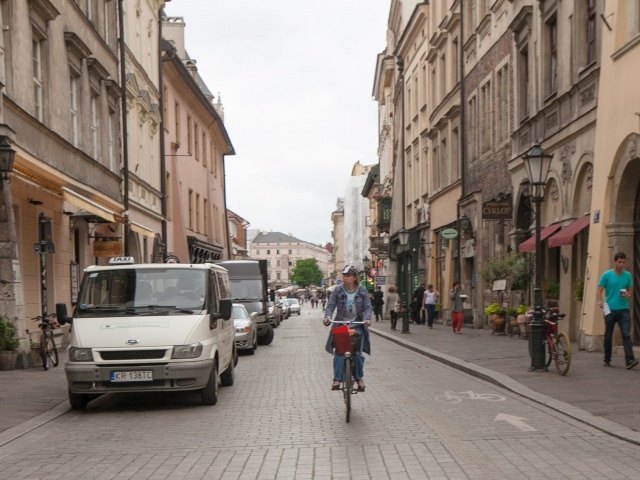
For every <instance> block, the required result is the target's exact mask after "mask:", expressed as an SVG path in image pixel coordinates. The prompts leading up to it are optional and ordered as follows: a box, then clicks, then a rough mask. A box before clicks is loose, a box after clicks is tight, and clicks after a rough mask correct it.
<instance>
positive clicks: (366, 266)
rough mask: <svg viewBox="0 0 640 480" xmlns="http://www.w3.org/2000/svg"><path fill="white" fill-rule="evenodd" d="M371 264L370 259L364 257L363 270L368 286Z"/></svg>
mask: <svg viewBox="0 0 640 480" xmlns="http://www.w3.org/2000/svg"><path fill="white" fill-rule="evenodd" d="M370 264H371V260H369V257H367V256H366V255H365V256H364V257H362V270H363V272H362V273H364V281H365V282H367V285H368V283H369V265H370Z"/></svg>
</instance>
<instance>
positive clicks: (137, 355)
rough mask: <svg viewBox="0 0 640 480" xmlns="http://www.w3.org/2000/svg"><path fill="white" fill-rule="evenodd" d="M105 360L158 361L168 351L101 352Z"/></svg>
mask: <svg viewBox="0 0 640 480" xmlns="http://www.w3.org/2000/svg"><path fill="white" fill-rule="evenodd" d="M99 353H100V356H101V357H102V359H103V360H157V359H161V358H164V355H165V353H166V350H108V351H104V352H99Z"/></svg>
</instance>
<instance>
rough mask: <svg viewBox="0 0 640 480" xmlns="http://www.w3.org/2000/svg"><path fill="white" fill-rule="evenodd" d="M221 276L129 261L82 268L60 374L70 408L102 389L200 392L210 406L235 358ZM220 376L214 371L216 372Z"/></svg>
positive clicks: (224, 275) (226, 286)
mask: <svg viewBox="0 0 640 480" xmlns="http://www.w3.org/2000/svg"><path fill="white" fill-rule="evenodd" d="M230 293H231V289H230V283H229V276H228V272H227V271H226V270H225V269H224V268H221V267H219V266H217V265H213V264H208V263H205V264H199V265H188V264H137V265H136V264H131V261H130V260H124V261H122V259H121V260H120V261H119V262H116V264H113V265H109V266H92V267H89V268H87V269H86V270H85V273H84V278H83V281H82V285H81V287H80V293H79V295H78V302H77V304H76V307H75V309H74V313H73V317H72V318H70V317H67V315H66V306H65V305H64V304H59V305H57V312H58V319H59V321H61V323H64V322H65V321H66V322H72V327H71V339H70V342H69V347H68V349H67V359H66V364H65V372H66V375H67V381H68V384H69V402H70V403H71V407H72V408H74V409H82V408H84V407H85V406H86V405H87V403H88V402H89V401H90V400H91V399H93V398H96V397H97V396H99V395H101V394H103V393H109V392H168V391H178V390H200V391H201V394H202V403H203V404H205V405H215V404H216V402H217V400H218V383H219V381H220V383H221V384H222V385H223V386H230V385H233V381H234V366H235V362H236V358H237V356H236V355H237V353H236V351H235V345H234V343H235V342H234V328H233V319H232V318H231V295H230ZM219 372H222V373H219Z"/></svg>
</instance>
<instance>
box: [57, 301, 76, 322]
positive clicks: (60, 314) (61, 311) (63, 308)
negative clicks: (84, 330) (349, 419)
mask: <svg viewBox="0 0 640 480" xmlns="http://www.w3.org/2000/svg"><path fill="white" fill-rule="evenodd" d="M56 319H57V320H58V323H59V324H60V325H64V324H65V323H69V324H71V323H73V317H70V316H69V315H67V304H66V303H56Z"/></svg>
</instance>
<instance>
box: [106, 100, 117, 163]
mask: <svg viewBox="0 0 640 480" xmlns="http://www.w3.org/2000/svg"><path fill="white" fill-rule="evenodd" d="M115 124H116V112H115V110H111V109H109V123H108V125H107V135H108V137H107V142H108V143H107V160H108V162H109V170H111V171H112V172H115V163H114V162H115V154H114V149H113V134H114V132H115V128H114V126H115Z"/></svg>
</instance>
